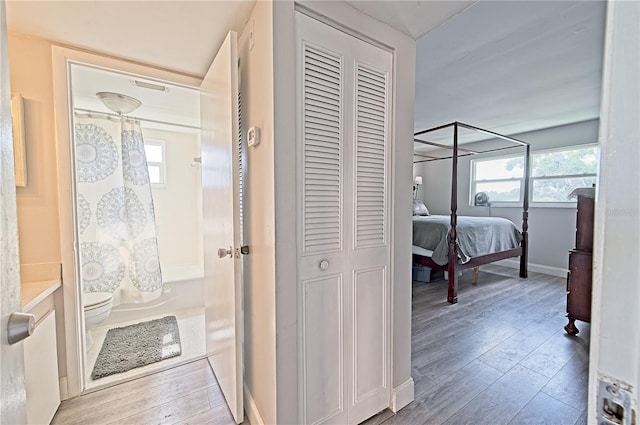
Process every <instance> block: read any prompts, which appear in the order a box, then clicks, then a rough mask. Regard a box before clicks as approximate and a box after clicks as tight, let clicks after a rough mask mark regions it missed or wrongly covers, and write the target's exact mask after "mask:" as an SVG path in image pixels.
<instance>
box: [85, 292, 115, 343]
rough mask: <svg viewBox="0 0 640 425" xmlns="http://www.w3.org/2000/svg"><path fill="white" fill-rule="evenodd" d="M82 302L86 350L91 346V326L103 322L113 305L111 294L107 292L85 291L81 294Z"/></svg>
mask: <svg viewBox="0 0 640 425" xmlns="http://www.w3.org/2000/svg"><path fill="white" fill-rule="evenodd" d="M82 295H83V297H82V304H83V308H84V330H85V341H86V343H87V351H89V350H90V349H91V346H93V337H92V336H91V328H93V327H95V326H97V325H99V324H100V323H102V322H104V321H105V320H106V319H107V317H109V314H111V307H112V306H113V295H112V294H110V293H109V292H85V293H84V294H82Z"/></svg>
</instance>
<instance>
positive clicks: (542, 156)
mask: <svg viewBox="0 0 640 425" xmlns="http://www.w3.org/2000/svg"><path fill="white" fill-rule="evenodd" d="M597 171H598V156H597V146H595V145H589V146H574V147H572V148H562V149H554V150H552V151H542V152H534V153H533V154H532V155H531V190H530V192H531V202H534V203H549V202H551V203H572V202H575V199H569V194H570V193H571V192H572V191H573V190H574V189H575V188H578V187H591V186H592V185H594V184H595V183H596V173H597Z"/></svg>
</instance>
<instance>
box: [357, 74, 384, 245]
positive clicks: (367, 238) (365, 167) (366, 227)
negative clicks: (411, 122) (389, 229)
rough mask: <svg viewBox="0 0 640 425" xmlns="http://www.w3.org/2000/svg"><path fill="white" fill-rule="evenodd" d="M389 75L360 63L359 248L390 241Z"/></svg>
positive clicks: (358, 105)
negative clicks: (387, 218) (387, 182)
mask: <svg viewBox="0 0 640 425" xmlns="http://www.w3.org/2000/svg"><path fill="white" fill-rule="evenodd" d="M386 117H387V75H386V73H384V72H380V71H377V70H374V69H370V68H367V67H366V66H363V65H361V64H358V65H357V66H356V123H355V126H356V149H355V153H356V161H355V163H356V170H355V195H356V214H355V217H354V221H355V229H354V230H355V233H356V235H355V241H356V246H357V247H371V246H381V245H384V244H385V243H386V214H385V211H386V193H387V186H386V170H385V166H386V157H387V152H386V146H387V139H386V134H387V126H386Z"/></svg>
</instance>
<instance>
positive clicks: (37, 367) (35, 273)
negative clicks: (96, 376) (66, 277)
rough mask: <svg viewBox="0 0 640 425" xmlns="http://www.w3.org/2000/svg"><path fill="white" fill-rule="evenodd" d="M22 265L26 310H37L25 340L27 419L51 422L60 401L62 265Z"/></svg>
mask: <svg viewBox="0 0 640 425" xmlns="http://www.w3.org/2000/svg"><path fill="white" fill-rule="evenodd" d="M20 269H21V270H20V273H21V288H20V289H21V297H22V311H23V312H24V313H30V314H33V315H34V316H35V322H36V327H35V330H34V332H33V334H32V335H31V336H30V337H28V338H26V339H25V340H24V369H25V387H26V390H27V405H26V408H27V423H29V424H42V423H47V424H48V423H51V420H52V419H53V416H54V415H55V413H56V410H58V406H59V405H60V383H59V376H58V354H57V351H58V350H57V345H56V344H57V340H56V311H55V310H56V309H55V307H56V305H55V295H56V291H58V290H59V288H60V287H61V286H62V282H61V279H60V265H59V264H55V263H45V264H25V265H22V266H21V268H20Z"/></svg>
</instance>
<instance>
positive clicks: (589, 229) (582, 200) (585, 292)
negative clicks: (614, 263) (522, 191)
mask: <svg viewBox="0 0 640 425" xmlns="http://www.w3.org/2000/svg"><path fill="white" fill-rule="evenodd" d="M576 191H577V192H578V216H577V219H576V247H575V248H574V249H572V250H571V251H570V252H569V274H568V275H567V317H568V318H569V323H568V324H567V325H566V326H565V327H564V330H565V331H567V333H568V334H569V335H577V334H578V332H579V330H578V328H576V325H575V321H576V320H581V321H583V322H591V268H592V263H593V262H592V252H593V212H594V193H595V190H594V189H592V188H588V189H577V190H576Z"/></svg>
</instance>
